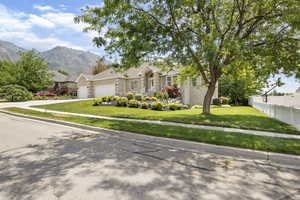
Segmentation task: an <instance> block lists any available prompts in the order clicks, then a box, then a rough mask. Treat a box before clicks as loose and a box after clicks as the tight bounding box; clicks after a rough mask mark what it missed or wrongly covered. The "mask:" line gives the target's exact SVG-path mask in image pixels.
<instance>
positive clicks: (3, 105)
mask: <svg viewBox="0 0 300 200" xmlns="http://www.w3.org/2000/svg"><path fill="white" fill-rule="evenodd" d="M83 100H89V99H65V100H35V101H26V102H4V103H0V108H8V107H24V106H25V107H29V106H41V105H48V104H55V103H66V102H74V101H83Z"/></svg>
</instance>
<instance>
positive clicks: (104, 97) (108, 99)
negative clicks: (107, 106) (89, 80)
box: [100, 96, 114, 102]
mask: <svg viewBox="0 0 300 200" xmlns="http://www.w3.org/2000/svg"><path fill="white" fill-rule="evenodd" d="M100 98H101V99H102V102H111V101H113V100H114V96H103V97H100Z"/></svg>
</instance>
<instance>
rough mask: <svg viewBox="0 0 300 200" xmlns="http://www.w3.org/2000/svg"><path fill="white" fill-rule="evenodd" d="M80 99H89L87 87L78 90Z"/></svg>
mask: <svg viewBox="0 0 300 200" xmlns="http://www.w3.org/2000/svg"><path fill="white" fill-rule="evenodd" d="M78 98H79V99H87V98H88V88H87V86H81V87H79V88H78Z"/></svg>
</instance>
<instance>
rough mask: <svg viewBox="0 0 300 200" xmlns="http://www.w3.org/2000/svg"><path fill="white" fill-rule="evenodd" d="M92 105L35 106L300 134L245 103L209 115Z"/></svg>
mask: <svg viewBox="0 0 300 200" xmlns="http://www.w3.org/2000/svg"><path fill="white" fill-rule="evenodd" d="M92 104H93V102H92V101H90V100H87V101H77V102H70V103H59V104H51V105H43V106H36V107H38V108H45V109H49V110H57V111H63V112H73V113H83V114H92V115H100V116H108V117H120V118H133V119H147V120H161V121H170V122H181V123H187V124H201V125H210V126H222V127H231V128H241V129H251V130H262V131H271V132H279V133H287V134H300V131H297V130H296V128H294V127H292V126H290V125H288V124H285V123H283V122H280V121H278V120H275V119H272V118H270V117H268V116H267V115H265V114H264V113H262V112H260V111H258V110H256V109H254V108H252V107H248V106H236V107H228V108H227V107H224V108H223V107H220V108H212V114H211V115H204V114H200V113H201V110H200V109H193V110H178V111H153V110H144V109H139V108H126V107H115V106H92Z"/></svg>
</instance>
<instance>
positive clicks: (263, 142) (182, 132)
mask: <svg viewBox="0 0 300 200" xmlns="http://www.w3.org/2000/svg"><path fill="white" fill-rule="evenodd" d="M4 110H7V111H11V112H17V113H21V114H26V115H31V116H37V117H44V118H51V119H56V120H64V121H68V122H74V123H79V124H85V125H89V126H95V127H101V128H107V129H113V130H121V131H129V132H133V133H138V134H145V135H152V136H159V137H167V138H174V139H181V140H190V141H195V142H203V143H210V144H216V145H223V146H231V147H239V148H246V149H253V150H262V151H270V152H277V153H285V154H295V155H300V140H294V139H283V138H272V137H265V136H256V135H248V134H242V133H230V132H224V131H214V130H206V129H194V128H185V127H178V126H169V125H157V124H147V123H140V122H128V121H117V120H103V119H96V118H87V117H78V116H70V115H56V114H52V113H46V112H38V111H32V110H27V109H22V108H5V109H4Z"/></svg>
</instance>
